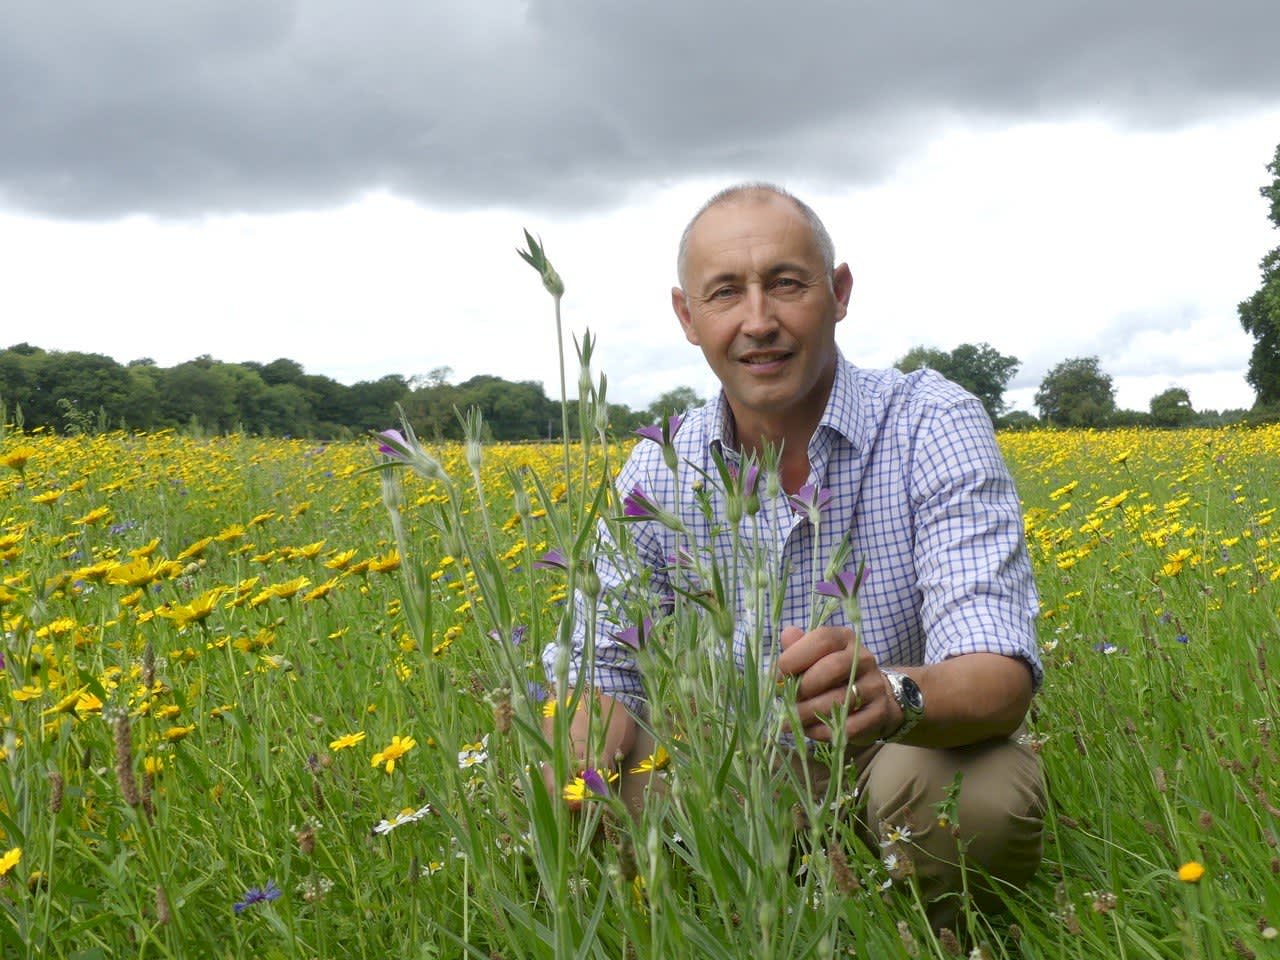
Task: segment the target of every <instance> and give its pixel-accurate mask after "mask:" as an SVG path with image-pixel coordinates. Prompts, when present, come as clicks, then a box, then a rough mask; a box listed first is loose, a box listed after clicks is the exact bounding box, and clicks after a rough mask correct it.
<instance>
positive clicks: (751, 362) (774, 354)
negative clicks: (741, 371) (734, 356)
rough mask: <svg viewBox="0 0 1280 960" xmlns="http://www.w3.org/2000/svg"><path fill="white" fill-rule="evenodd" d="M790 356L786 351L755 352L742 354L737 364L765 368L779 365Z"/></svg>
mask: <svg viewBox="0 0 1280 960" xmlns="http://www.w3.org/2000/svg"><path fill="white" fill-rule="evenodd" d="M790 356H791V353H790V352H789V351H786V350H768V351H766V350H757V351H752V352H751V353H744V354H743V355H742V356H740V357H739V358H738V362H739V363H745V364H747V365H748V366H753V367H767V366H770V365H771V364H775V363H781V362H782V361H783V360H786V359H787V358H788V357H790Z"/></svg>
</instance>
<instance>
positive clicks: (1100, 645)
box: [1093, 640, 1124, 656]
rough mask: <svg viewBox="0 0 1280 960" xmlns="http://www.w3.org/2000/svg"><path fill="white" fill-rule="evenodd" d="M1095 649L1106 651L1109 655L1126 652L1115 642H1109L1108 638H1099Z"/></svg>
mask: <svg viewBox="0 0 1280 960" xmlns="http://www.w3.org/2000/svg"><path fill="white" fill-rule="evenodd" d="M1093 649H1094V650H1095V651H1097V652H1098V653H1104V654H1107V655H1108V656H1109V655H1111V654H1113V653H1117V652H1119V653H1123V652H1124V651H1122V650H1121V649H1120V648H1119V647H1117V646H1116V645H1115V644H1114V643H1108V642H1107V641H1106V640H1099V641H1098V642H1097V643H1095V644H1094V645H1093Z"/></svg>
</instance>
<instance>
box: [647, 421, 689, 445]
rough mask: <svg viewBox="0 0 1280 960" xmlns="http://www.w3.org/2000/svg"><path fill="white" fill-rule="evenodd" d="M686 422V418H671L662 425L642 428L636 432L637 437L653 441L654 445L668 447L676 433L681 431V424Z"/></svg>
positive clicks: (661, 423)
mask: <svg viewBox="0 0 1280 960" xmlns="http://www.w3.org/2000/svg"><path fill="white" fill-rule="evenodd" d="M683 422H684V417H678V416H674V415H672V416H669V417H667V418H666V419H665V420H663V421H662V422H660V423H655V424H653V425H652V426H648V427H641V428H640V429H639V430H637V431H636V436H637V437H642V438H644V439H645V440H652V441H653V442H654V443H658V444H661V445H662V446H664V447H665V446H666V445H667V444H669V443H671V439H672V438H673V437H674V436H675V435H676V431H677V430H679V429H680V424H681V423H683Z"/></svg>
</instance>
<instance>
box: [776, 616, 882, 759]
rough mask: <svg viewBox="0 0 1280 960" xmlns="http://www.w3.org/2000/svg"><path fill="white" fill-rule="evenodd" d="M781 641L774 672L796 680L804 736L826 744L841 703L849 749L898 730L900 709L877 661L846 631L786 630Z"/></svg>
mask: <svg viewBox="0 0 1280 960" xmlns="http://www.w3.org/2000/svg"><path fill="white" fill-rule="evenodd" d="M781 639H782V655H781V656H780V657H778V663H777V670H778V673H779V674H780V675H781V676H782V677H799V680H800V682H799V686H798V688H797V690H796V711H797V712H798V714H799V716H800V723H801V724H802V725H803V726H804V734H805V736H806V737H809V738H810V739H811V740H830V739H831V738H832V736H833V735H834V731H833V730H832V727H831V721H832V718H833V715H834V714H835V712H836V709H837V707H838V706H839V705H840V704H844V703H847V704H848V715H847V716H846V718H845V724H844V730H845V736H846V737H847V739H848V742H849V743H851V744H856V745H865V744H870V743H874V742H875V741H876V740H879V739H881V738H882V737H887V736H890V735H891V734H892V733H893V732H894V731H895V730H897V729H898V727H899V726H901V725H902V720H903V716H902V708H901V707H899V706H898V702H897V700H895V699H894V698H893V693H892V691H890V689H889V685H888V684H887V683H886V682H885V679H884V674H882V673H881V672H880V668H879V666H878V665H877V664H876V658H875V657H874V656H872V654H871V652H870V651H869V650H867V649H866V648H865V647H863V646H861V645H860V644H858V643H856V642H855V638H854V635H853V631H852V630H850V629H849V628H848V627H819V628H818V629H816V630H811V631H809V632H808V633H805V632H804V631H803V630H801V629H800V628H799V627H785V628H783V631H782V638H781ZM855 648H857V649H856V653H857V662H856V663H855V662H854V655H855Z"/></svg>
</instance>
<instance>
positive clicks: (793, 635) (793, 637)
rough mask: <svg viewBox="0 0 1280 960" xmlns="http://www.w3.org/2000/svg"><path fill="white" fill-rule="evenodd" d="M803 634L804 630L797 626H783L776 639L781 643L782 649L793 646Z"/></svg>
mask: <svg viewBox="0 0 1280 960" xmlns="http://www.w3.org/2000/svg"><path fill="white" fill-rule="evenodd" d="M803 636H804V631H803V630H801V629H800V628H799V627H783V628H782V633H781V635H780V636H779V637H778V640H779V641H780V642H781V643H782V649H783V650H786V649H788V648H790V647H793V646H795V644H796V641H797V640H799V639H800V638H801V637H803Z"/></svg>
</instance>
